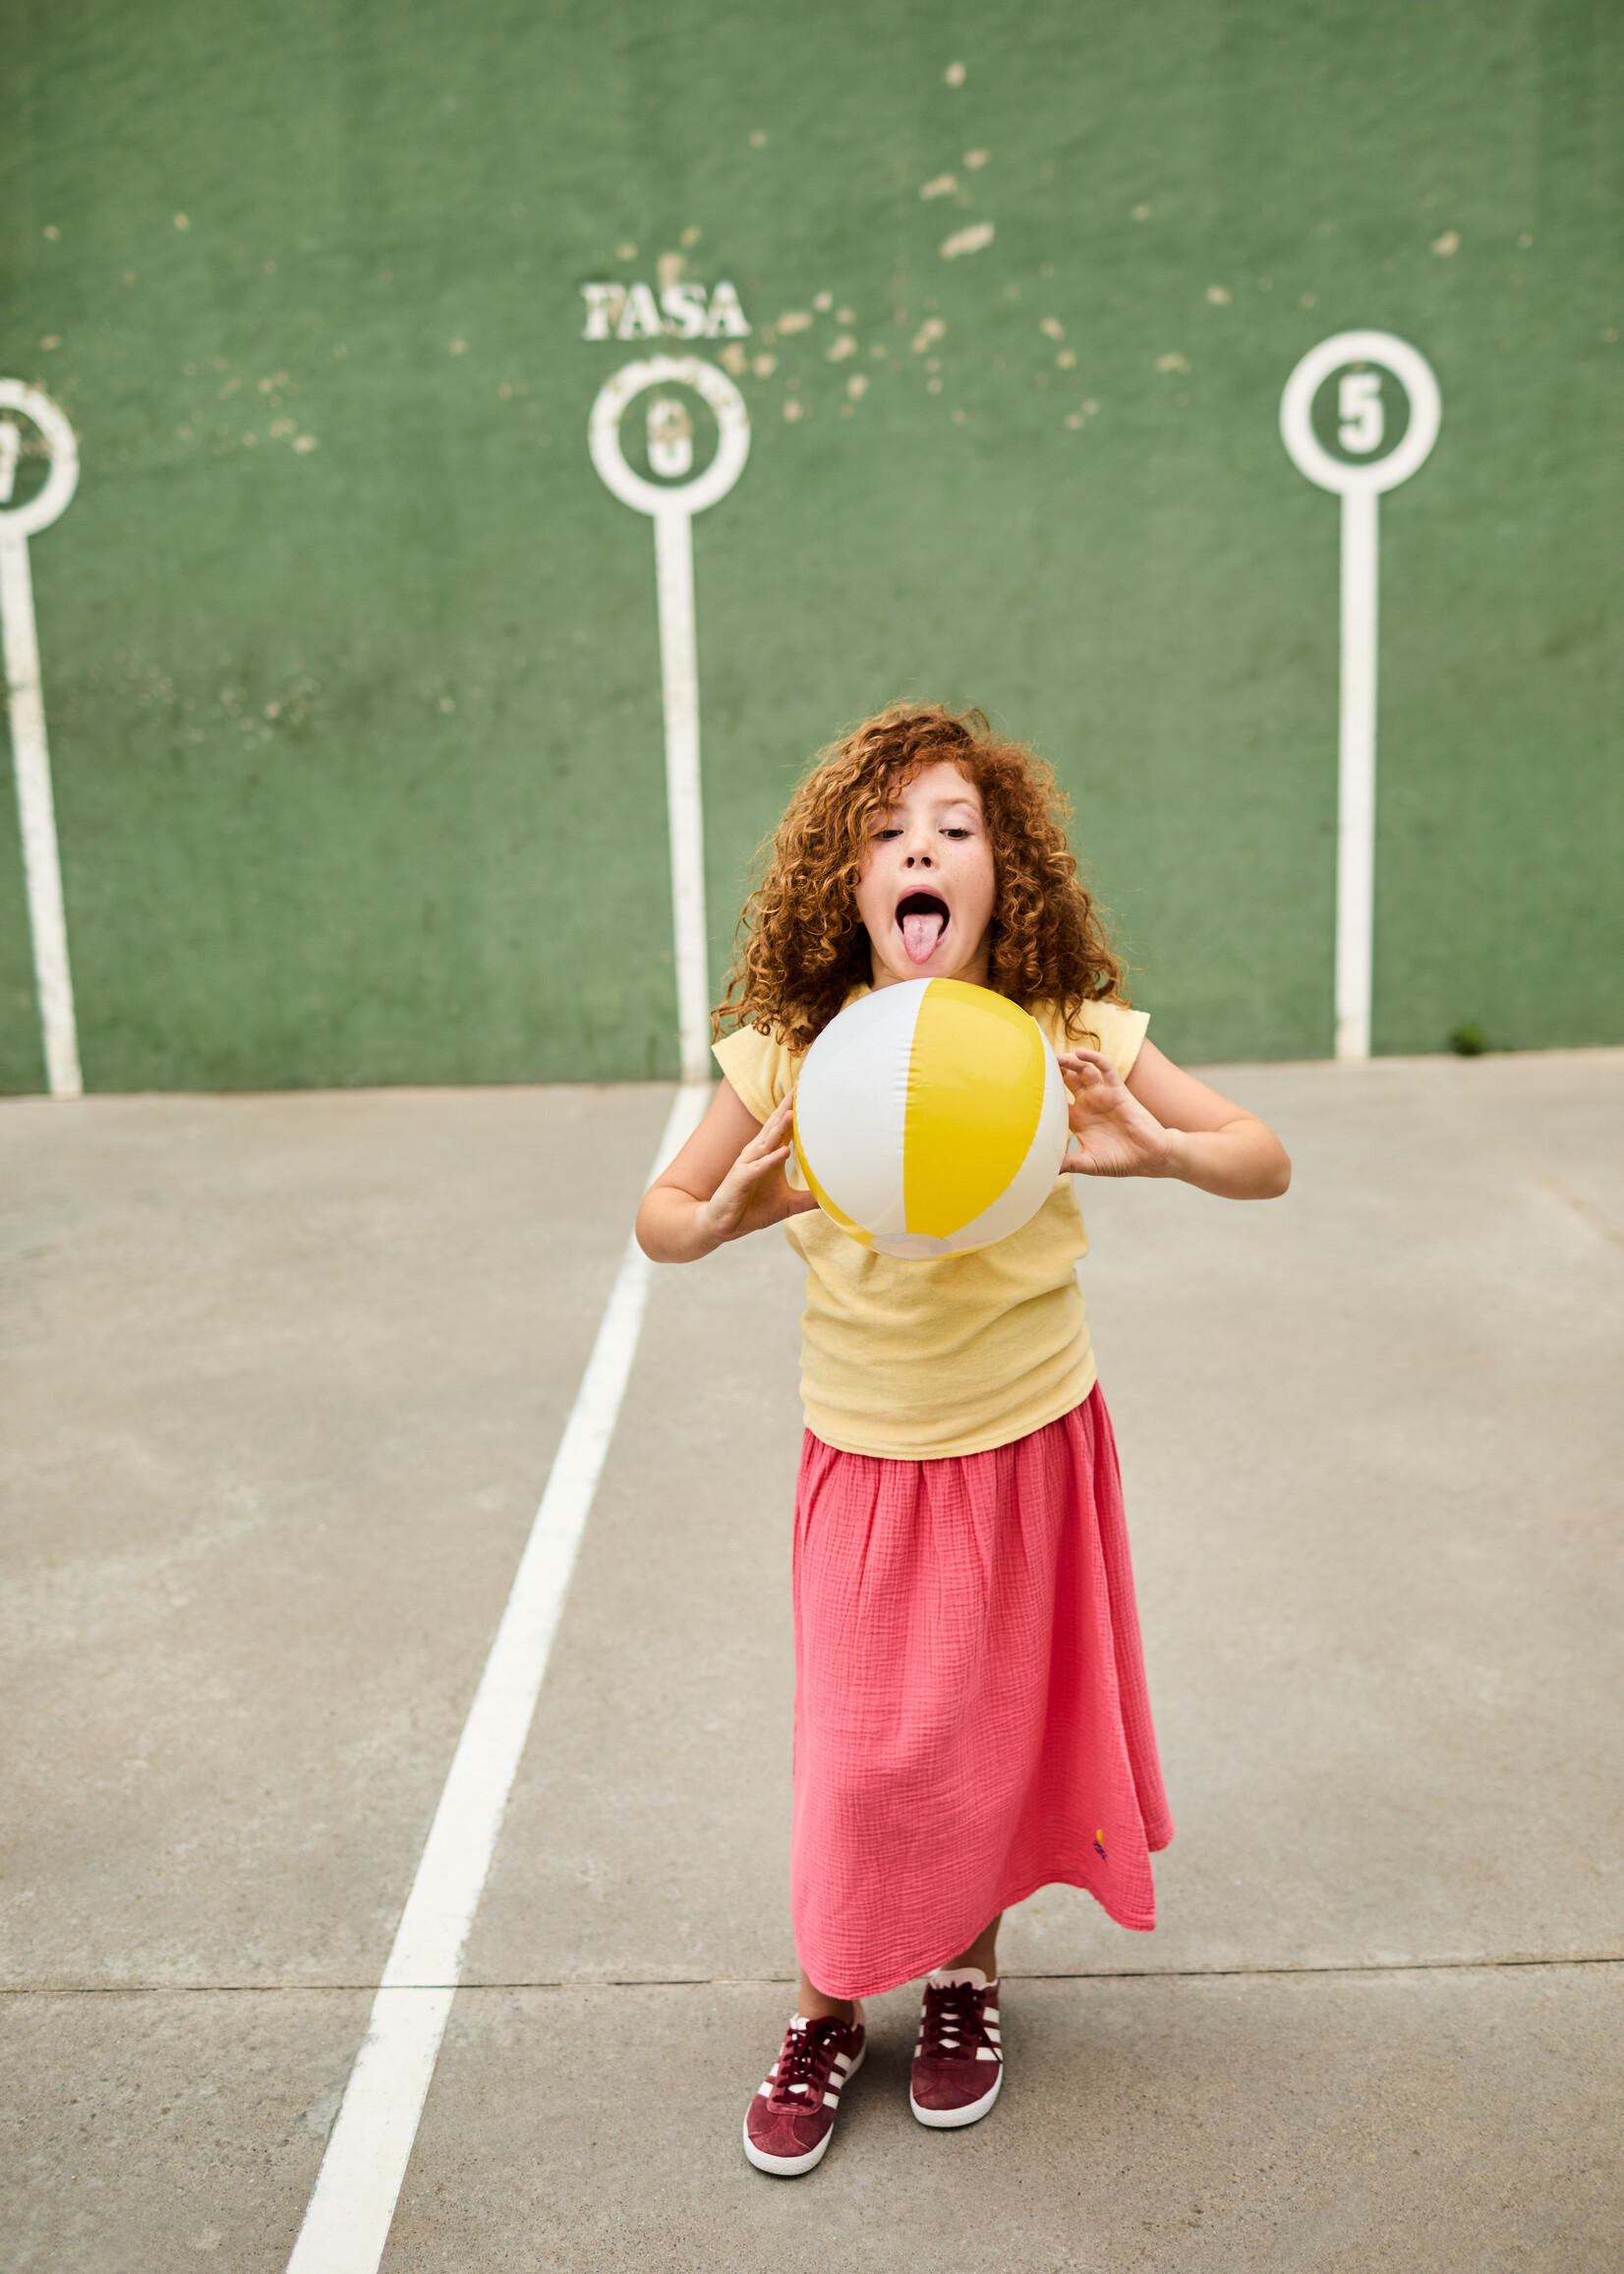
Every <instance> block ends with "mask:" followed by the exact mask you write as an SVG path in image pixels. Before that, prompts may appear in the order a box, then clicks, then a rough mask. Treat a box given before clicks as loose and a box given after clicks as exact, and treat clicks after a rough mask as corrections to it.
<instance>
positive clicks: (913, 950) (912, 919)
mask: <svg viewBox="0 0 1624 2274" xmlns="http://www.w3.org/2000/svg"><path fill="white" fill-rule="evenodd" d="M946 922H947V918H946V917H945V916H943V915H941V914H939V913H937V911H936V910H934V909H933V910H932V911H931V913H930V914H929V915H928V916H904V917H903V918H902V945H903V947H904V948H906V950H907V952H908V955H909V957H910V958H911V959H912V961H913V962H916V963H928V962H930V960H931V958H932V956H934V955H935V953H936V943H937V941H938V940H939V939H940V938H941V937H942V927H943V925H944V924H945V923H946Z"/></svg>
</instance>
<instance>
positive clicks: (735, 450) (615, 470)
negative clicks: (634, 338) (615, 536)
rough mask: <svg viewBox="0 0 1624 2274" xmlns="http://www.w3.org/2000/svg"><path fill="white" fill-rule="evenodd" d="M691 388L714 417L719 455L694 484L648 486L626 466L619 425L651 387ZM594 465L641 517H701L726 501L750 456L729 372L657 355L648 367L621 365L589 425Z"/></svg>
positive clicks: (745, 417)
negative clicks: (671, 515) (717, 502)
mask: <svg viewBox="0 0 1624 2274" xmlns="http://www.w3.org/2000/svg"><path fill="white" fill-rule="evenodd" d="M662 381H664V382H665V384H667V386H684V387H692V388H693V390H694V392H695V394H697V395H699V396H701V397H702V398H703V399H704V400H705V401H706V402H707V403H709V404H710V406H711V409H712V410H713V411H714V412H715V413H716V423H717V453H716V456H715V457H714V458H713V459H712V460H711V462H710V464H709V465H708V466H707V467H706V468H705V470H704V472H703V473H702V474H696V475H695V476H694V478H693V480H692V481H691V482H671V483H664V482H650V481H646V480H645V479H644V477H643V476H642V475H641V474H638V473H635V472H634V471H633V470H632V468H631V467H630V466H628V465H627V463H626V458H625V453H624V451H623V450H622V449H621V447H620V421H621V419H622V417H623V416H624V414H625V411H626V409H627V406H628V405H629V404H630V403H631V402H632V401H633V399H634V398H635V397H636V396H638V395H640V394H642V393H643V392H644V390H645V389H646V388H648V387H652V386H659V385H660V384H661V383H662ZM587 440H588V442H589V444H590V446H591V449H592V462H593V464H594V465H595V466H596V467H597V469H598V471H599V473H600V474H602V476H603V477H604V480H605V481H606V482H607V483H608V484H609V488H610V489H611V490H612V491H613V492H614V495H615V496H616V497H618V498H619V499H620V501H621V503H622V504H625V505H633V506H635V507H636V509H637V511H638V512H639V513H671V512H678V513H703V511H704V510H705V508H706V506H707V505H714V504H715V503H716V501H717V499H718V498H719V497H725V496H726V495H727V493H728V491H729V490H730V489H731V488H732V486H733V484H734V483H735V482H736V481H737V480H738V478H739V476H740V474H742V473H743V471H744V461H745V459H746V458H747V457H748V456H749V455H750V414H749V412H748V411H747V410H746V409H745V407H744V397H743V396H742V395H741V394H740V393H739V391H738V389H737V387H736V386H734V384H733V382H732V380H731V379H729V378H728V377H727V374H726V373H725V371H722V370H721V369H720V368H719V367H718V366H717V365H716V364H714V363H706V362H705V361H704V359H703V358H702V357H700V356H697V355H654V356H650V357H649V359H648V360H647V362H645V363H628V364H625V365H622V367H621V369H620V370H619V371H617V372H616V373H615V374H614V376H613V378H612V379H608V380H606V381H605V383H604V385H603V386H602V387H601V388H600V390H599V393H598V399H597V401H596V402H595V403H594V404H593V406H592V417H591V419H590V421H589V422H588V426H587Z"/></svg>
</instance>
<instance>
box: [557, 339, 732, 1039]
mask: <svg viewBox="0 0 1624 2274" xmlns="http://www.w3.org/2000/svg"><path fill="white" fill-rule="evenodd" d="M662 382H664V383H665V384H667V385H674V386H685V387H691V388H692V389H693V390H694V392H695V393H696V394H698V395H700V396H701V397H702V398H703V400H704V401H706V402H707V403H709V405H710V407H711V409H712V410H713V411H714V412H715V414H716V421H717V430H718V441H717V453H716V456H715V457H714V458H713V459H712V460H711V463H710V464H709V466H707V467H706V468H705V470H704V472H703V473H701V474H698V475H696V476H695V477H694V479H693V480H692V481H690V482H683V483H681V484H680V485H678V484H669V485H667V484H665V483H659V482H650V481H647V480H645V479H644V477H643V476H642V475H641V474H637V473H634V472H633V470H632V468H631V467H630V466H629V465H627V463H626V459H625V455H624V453H623V451H622V450H621V447H620V420H621V417H622V415H623V414H624V412H625V410H626V408H627V406H628V404H629V403H630V402H631V401H632V400H633V398H634V397H635V396H637V395H639V394H641V393H643V392H644V390H645V389H646V388H649V387H651V386H658V385H659V384H661V383H662ZM588 440H589V443H590V445H591V449H592V461H593V464H594V465H595V466H596V467H597V469H598V471H599V473H600V474H601V475H602V476H603V478H604V480H605V482H606V483H607V484H608V485H609V489H610V490H611V491H612V492H613V493H614V495H615V496H617V497H618V498H619V499H620V500H621V501H622V503H624V504H627V505H631V506H634V507H635V508H636V510H637V511H638V512H639V513H647V514H649V515H650V516H651V518H652V519H653V521H654V552H655V583H656V590H657V594H658V598H659V604H660V677H661V688H662V693H663V697H664V703H665V713H666V807H667V822H668V827H669V832H670V860H671V916H672V927H673V931H674V935H675V951H676V1018H677V1037H678V1043H679V1048H680V1056H681V1066H682V1079H683V1080H684V1082H697V1081H705V1080H706V1079H708V1078H709V1073H710V1063H711V1015H710V1014H711V995H710V982H709V975H708V971H707V951H706V937H705V827H704V809H703V801H702V797H701V793H700V771H699V648H698V638H697V633H696V630H695V621H694V554H693V516H694V515H695V514H696V513H701V512H703V511H704V509H705V507H706V506H707V505H714V504H715V503H716V502H717V500H718V498H720V497H725V496H726V494H727V492H728V491H729V490H730V489H731V488H732V486H733V484H734V483H735V482H736V481H737V480H738V477H739V475H740V474H741V473H742V472H743V470H744V462H745V459H746V458H747V457H748V456H749V454H750V420H749V415H748V413H747V412H746V410H745V407H744V398H743V396H742V395H741V394H740V393H739V391H738V389H737V387H735V386H734V385H733V382H732V380H731V379H728V377H727V376H726V374H725V372H723V371H720V370H719V369H718V368H717V366H716V365H715V364H713V363H706V362H704V361H702V360H701V359H700V358H699V357H697V356H665V355H657V356H651V357H650V358H649V359H648V360H647V361H646V362H643V363H629V364H627V365H625V366H624V368H623V369H622V370H620V371H617V372H616V373H615V374H614V376H613V378H612V379H609V381H608V383H607V384H606V385H605V386H604V388H603V389H602V391H601V392H600V394H599V396H598V399H597V401H596V402H595V403H594V404H593V406H592V417H591V420H590V422H589V426H588ZM649 458H650V463H651V464H652V465H653V466H654V467H655V468H656V470H657V471H659V472H662V473H671V474H682V473H686V472H687V470H688V468H689V467H690V466H691V465H692V463H693V444H692V437H691V428H690V426H689V424H688V422H687V419H686V414H685V413H683V412H682V411H681V406H680V404H679V403H676V402H673V401H670V400H661V399H659V398H657V399H656V401H655V402H654V404H652V405H651V407H650V411H649Z"/></svg>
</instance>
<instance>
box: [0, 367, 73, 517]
mask: <svg viewBox="0 0 1624 2274" xmlns="http://www.w3.org/2000/svg"><path fill="white" fill-rule="evenodd" d="M0 411H21V412H22V413H23V416H24V417H25V418H27V419H32V421H33V423H34V425H35V426H36V427H37V428H38V429H39V432H40V433H41V434H42V435H43V436H44V437H45V441H46V444H47V445H48V447H49V449H50V453H51V470H50V472H49V473H48V474H47V475H46V477H45V483H44V487H43V488H42V489H41V490H39V491H38V492H37V493H36V494H35V495H34V496H32V497H30V498H29V500H28V502H27V504H24V505H0V528H6V529H15V530H16V531H17V532H18V533H19V535H21V536H23V537H31V536H32V535H33V533H34V531H35V530H36V529H48V528H49V527H50V525H51V523H52V522H53V521H54V520H55V519H56V518H57V516H58V514H60V513H65V512H66V511H67V509H68V506H69V503H70V502H71V500H72V498H73V494H74V492H75V491H76V490H77V489H78V487H79V437H77V436H76V435H75V433H74V430H73V428H72V427H71V426H70V425H69V424H68V418H67V414H66V413H65V412H63V411H60V410H58V409H57V407H56V405H55V403H53V402H52V400H51V398H50V396H49V395H42V394H41V393H40V391H39V389H38V388H37V387H30V386H26V385H25V384H24V382H23V381H22V380H21V379H0Z"/></svg>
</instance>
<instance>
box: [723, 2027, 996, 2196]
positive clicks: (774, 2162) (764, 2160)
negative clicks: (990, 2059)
mask: <svg viewBox="0 0 1624 2274" xmlns="http://www.w3.org/2000/svg"><path fill="white" fill-rule="evenodd" d="M867 2058H868V2047H867V2046H866V2045H865V2046H864V2047H863V2050H862V2052H861V2053H859V2054H858V2056H857V2058H856V2060H855V2061H854V2062H853V2063H852V2064H851V2067H850V2068H849V2069H848V2070H846V2072H845V2084H849V2083H850V2082H851V2079H852V2078H853V2077H854V2076H855V2075H856V2073H857V2071H858V2070H859V2069H861V2067H862V2066H863V2063H864V2061H865V2060H867ZM845 2084H842V2085H841V2100H842V2101H843V2100H844V2098H845ZM994 2097H995V2098H996V2095H995V2096H994ZM987 2105H988V2106H989V2107H991V2105H992V2103H991V2102H990V2101H989V2102H988V2104H987ZM914 2113H915V2115H917V2114H918V2111H917V2110H915V2112H914ZM840 2115H841V2112H840V2110H839V2109H837V2110H836V2111H835V2120H836V2123H839V2121H840ZM834 2137H835V2126H834V2125H833V2124H832V2125H831V2126H830V2128H829V2129H828V2130H827V2131H826V2132H825V2133H824V2135H823V2137H822V2139H821V2140H819V2142H818V2144H817V2146H816V2147H815V2148H808V2149H807V2151H806V2153H805V2155H803V2156H770V2155H769V2154H768V2153H767V2151H766V2149H765V2148H759V2147H757V2145H756V2143H755V2141H754V2140H753V2139H752V2138H751V2137H750V2117H749V2112H748V2110H747V2111H746V2112H745V2118H744V2152H745V2154H746V2155H747V2156H748V2157H749V2159H750V2161H751V2162H752V2163H753V2164H754V2165H755V2167H756V2169H757V2171H758V2172H770V2173H771V2174H772V2176H773V2177H774V2179H776V2180H798V2179H799V2178H800V2176H801V2174H802V2172H809V2171H811V2170H812V2168H813V2166H814V2165H816V2164H821V2163H822V2162H823V2159H824V2157H825V2156H826V2155H827V2154H828V2153H829V2143H830V2141H831V2140H832V2139H833V2138H834Z"/></svg>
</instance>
